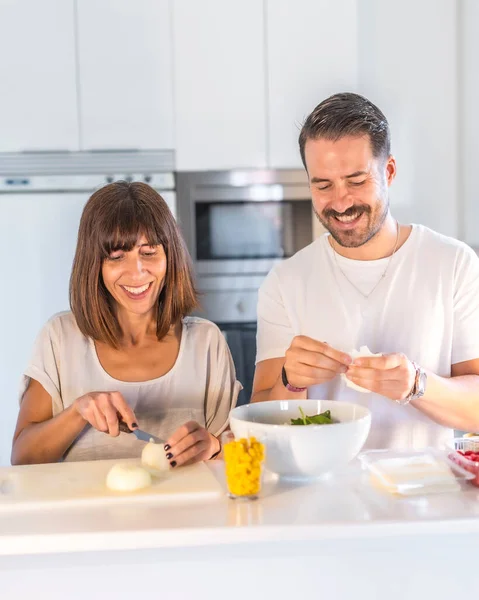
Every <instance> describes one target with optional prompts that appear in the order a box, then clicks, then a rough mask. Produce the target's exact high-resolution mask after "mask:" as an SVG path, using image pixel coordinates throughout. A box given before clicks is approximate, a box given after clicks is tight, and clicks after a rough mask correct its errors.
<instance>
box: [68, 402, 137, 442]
mask: <svg viewBox="0 0 479 600" xmlns="http://www.w3.org/2000/svg"><path fill="white" fill-rule="evenodd" d="M72 406H73V409H74V410H76V411H77V412H78V413H79V414H80V415H81V416H82V417H83V419H85V421H87V422H88V423H90V425H91V426H92V427H94V428H95V429H98V431H103V432H104V433H109V434H110V435H111V436H113V437H116V436H117V435H119V433H120V429H119V422H120V419H122V420H123V421H125V423H126V424H127V425H128V427H129V428H130V429H136V428H137V427H138V424H137V422H136V417H135V413H134V412H133V411H132V409H131V408H130V406H128V403H127V402H126V400H125V399H124V398H123V396H122V395H121V394H120V392H90V393H89V394H85V395H84V396H81V397H80V398H77V399H76V400H75V402H74V403H73V405H72Z"/></svg>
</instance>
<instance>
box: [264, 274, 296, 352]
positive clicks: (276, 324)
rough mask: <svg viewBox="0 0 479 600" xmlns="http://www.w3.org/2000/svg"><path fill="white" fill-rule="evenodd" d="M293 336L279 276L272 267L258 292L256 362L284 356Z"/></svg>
mask: <svg viewBox="0 0 479 600" xmlns="http://www.w3.org/2000/svg"><path fill="white" fill-rule="evenodd" d="M293 338H294V331H293V328H292V326H291V323H290V320H289V317H288V313H287V311H286V308H285V305H284V301H283V296H282V293H281V287H280V282H279V277H278V274H277V272H276V270H275V269H273V270H272V271H270V273H269V275H268V276H267V277H266V279H265V280H264V282H263V284H262V285H261V287H260V289H259V294H258V331H257V334H256V346H257V350H256V363H259V362H261V361H262V360H267V359H269V358H279V357H282V356H285V354H286V350H287V349H288V348H289V346H290V344H291V342H292V340H293Z"/></svg>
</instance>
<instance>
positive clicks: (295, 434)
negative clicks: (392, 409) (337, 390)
mask: <svg viewBox="0 0 479 600" xmlns="http://www.w3.org/2000/svg"><path fill="white" fill-rule="evenodd" d="M299 407H301V408H302V409H303V411H304V413H305V414H306V415H315V414H318V413H321V412H324V411H325V410H330V411H331V417H332V419H333V420H336V421H338V422H337V423H332V424H330V425H304V426H303V425H288V424H287V423H290V419H291V418H298V417H300V416H301V415H300V412H299ZM230 426H231V430H232V431H233V433H234V435H235V437H236V438H241V437H249V436H255V437H256V438H258V439H260V440H261V441H262V442H263V443H264V444H265V447H266V468H267V469H269V470H270V471H272V472H273V473H277V474H278V475H279V476H280V477H282V478H285V479H311V478H317V477H321V476H324V475H327V474H329V473H331V472H332V471H334V470H336V469H338V468H339V467H342V466H344V465H346V464H347V463H348V462H349V461H350V460H352V459H353V458H354V457H355V456H356V455H357V454H358V453H359V452H360V450H361V448H362V447H363V445H364V443H365V441H366V439H367V437H368V434H369V429H370V427H371V412H370V411H369V409H368V408H366V407H364V406H360V405H359V404H351V403H349V402H341V401H335V400H271V401H268V402H256V403H254V404H245V405H244V406H238V407H237V408H234V409H233V410H232V411H231V413H230Z"/></svg>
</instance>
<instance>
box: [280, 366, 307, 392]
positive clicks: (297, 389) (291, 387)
mask: <svg viewBox="0 0 479 600" xmlns="http://www.w3.org/2000/svg"><path fill="white" fill-rule="evenodd" d="M281 380H282V382H283V385H284V387H285V388H286V389H287V390H289V391H290V392H304V391H305V390H307V389H308V388H305V387H295V386H294V385H291V384H290V383H289V381H288V378H287V377H286V371H285V369H284V367H283V368H282V370H281Z"/></svg>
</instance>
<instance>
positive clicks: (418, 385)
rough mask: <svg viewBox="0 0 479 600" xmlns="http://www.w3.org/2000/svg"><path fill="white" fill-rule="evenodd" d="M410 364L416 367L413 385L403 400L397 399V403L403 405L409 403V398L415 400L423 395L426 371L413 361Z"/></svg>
mask: <svg viewBox="0 0 479 600" xmlns="http://www.w3.org/2000/svg"><path fill="white" fill-rule="evenodd" d="M411 363H412V366H413V367H414V368H415V369H416V377H415V379H414V385H413V386H412V389H411V391H410V392H409V394H408V395H407V396H406V397H405V398H403V400H397V402H398V404H401V405H403V406H404V405H405V404H409V403H410V402H411V400H417V399H418V398H421V396H424V394H425V392H426V385H427V373H426V371H424V369H421V367H420V366H419V365H417V364H416V363H415V362H414V361H411Z"/></svg>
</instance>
